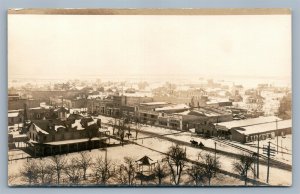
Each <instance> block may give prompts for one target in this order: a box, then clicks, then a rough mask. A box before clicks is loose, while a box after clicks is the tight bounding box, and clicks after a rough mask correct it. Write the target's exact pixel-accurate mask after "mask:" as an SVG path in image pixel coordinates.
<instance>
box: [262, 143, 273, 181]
mask: <svg viewBox="0 0 300 194" xmlns="http://www.w3.org/2000/svg"><path fill="white" fill-rule="evenodd" d="M270 144H271V142H270V141H269V142H268V145H267V146H264V154H266V155H267V156H268V168H267V183H269V176H270V157H271V156H274V153H275V149H274V148H271V146H270Z"/></svg>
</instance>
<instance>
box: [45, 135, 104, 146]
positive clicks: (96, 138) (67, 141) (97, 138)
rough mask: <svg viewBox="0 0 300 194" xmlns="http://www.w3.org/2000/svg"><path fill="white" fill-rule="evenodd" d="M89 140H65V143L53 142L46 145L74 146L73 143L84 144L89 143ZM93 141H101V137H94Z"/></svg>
mask: <svg viewBox="0 0 300 194" xmlns="http://www.w3.org/2000/svg"><path fill="white" fill-rule="evenodd" d="M89 140H90V139H89V138H83V139H71V140H63V141H53V142H47V143H45V144H48V145H64V144H72V143H82V142H88V141H89ZM91 140H92V141H95V140H100V138H99V137H93V138H92V139H91Z"/></svg>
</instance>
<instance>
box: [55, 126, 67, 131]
mask: <svg viewBox="0 0 300 194" xmlns="http://www.w3.org/2000/svg"><path fill="white" fill-rule="evenodd" d="M59 128H66V127H65V126H62V125H55V131H57V130H58V129H59Z"/></svg>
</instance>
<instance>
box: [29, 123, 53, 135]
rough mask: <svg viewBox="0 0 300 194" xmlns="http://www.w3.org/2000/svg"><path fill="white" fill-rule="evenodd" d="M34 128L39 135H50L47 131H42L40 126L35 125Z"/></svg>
mask: <svg viewBox="0 0 300 194" xmlns="http://www.w3.org/2000/svg"><path fill="white" fill-rule="evenodd" d="M33 126H34V127H35V130H36V131H37V132H38V133H39V132H41V133H43V134H49V133H48V132H47V131H45V130H43V129H41V128H40V127H39V126H37V125H36V124H35V123H33Z"/></svg>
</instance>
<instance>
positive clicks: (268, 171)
mask: <svg viewBox="0 0 300 194" xmlns="http://www.w3.org/2000/svg"><path fill="white" fill-rule="evenodd" d="M270 143H271V142H268V144H269V145H268V170H267V183H269V175H270Z"/></svg>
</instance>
